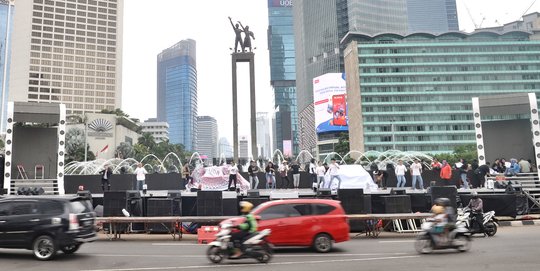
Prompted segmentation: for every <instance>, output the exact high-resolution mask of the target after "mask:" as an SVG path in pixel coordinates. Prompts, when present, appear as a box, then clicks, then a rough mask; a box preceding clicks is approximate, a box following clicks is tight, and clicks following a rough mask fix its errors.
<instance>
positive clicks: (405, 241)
mask: <svg viewBox="0 0 540 271" xmlns="http://www.w3.org/2000/svg"><path fill="white" fill-rule="evenodd" d="M414 241H415V240H399V241H379V243H414Z"/></svg>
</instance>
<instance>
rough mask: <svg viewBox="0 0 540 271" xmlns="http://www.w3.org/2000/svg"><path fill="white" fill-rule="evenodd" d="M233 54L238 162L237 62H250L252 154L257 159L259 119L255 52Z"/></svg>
mask: <svg viewBox="0 0 540 271" xmlns="http://www.w3.org/2000/svg"><path fill="white" fill-rule="evenodd" d="M231 56H232V99H233V159H234V160H235V161H237V162H238V82H237V80H238V78H237V63H238V62H247V63H249V94H250V99H249V100H250V107H251V111H250V115H251V116H250V117H251V121H250V124H251V127H250V128H251V155H252V156H253V160H256V159H257V158H258V157H259V155H258V153H257V119H256V111H257V109H256V105H255V54H254V53H253V52H235V53H232V54H231Z"/></svg>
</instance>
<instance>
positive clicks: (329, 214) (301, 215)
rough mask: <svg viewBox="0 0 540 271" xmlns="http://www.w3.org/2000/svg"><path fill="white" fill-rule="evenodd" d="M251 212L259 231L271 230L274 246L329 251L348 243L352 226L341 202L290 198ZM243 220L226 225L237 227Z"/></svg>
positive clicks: (261, 206)
mask: <svg viewBox="0 0 540 271" xmlns="http://www.w3.org/2000/svg"><path fill="white" fill-rule="evenodd" d="M252 213H253V214H254V215H255V216H257V217H258V218H260V219H258V230H259V231H260V230H263V229H270V230H272V233H271V234H270V236H269V237H268V241H269V242H270V243H272V244H273V245H275V246H312V247H313V248H314V249H315V250H316V251H318V252H328V251H330V250H331V249H332V245H333V243H334V242H335V243H339V242H344V241H347V240H349V223H348V221H347V216H346V215H345V211H344V210H343V207H341V204H340V202H339V201H335V200H326V199H291V200H274V201H268V202H265V203H263V204H261V205H259V206H257V208H255V209H253V211H252ZM242 219H243V218H231V219H227V220H225V221H222V222H221V224H223V223H231V224H233V225H238V224H239V223H240V222H241V220H242Z"/></svg>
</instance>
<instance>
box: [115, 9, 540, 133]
mask: <svg viewBox="0 0 540 271" xmlns="http://www.w3.org/2000/svg"><path fill="white" fill-rule="evenodd" d="M533 2H534V0H512V1H510V0H457V5H458V16H459V24H460V29H461V30H465V31H471V30H473V29H474V24H476V25H480V24H481V25H482V26H483V27H487V26H495V25H498V24H504V23H507V22H510V21H515V20H517V19H519V18H520V17H521V15H522V14H523V13H524V12H525V11H526V10H527V8H529V6H530V5H531V4H532V3H533ZM124 5H125V7H124V49H123V50H124V54H123V71H122V72H123V82H122V84H123V86H122V88H123V94H122V95H123V97H122V108H123V109H124V111H125V112H126V113H128V114H129V115H130V116H132V117H136V118H139V119H141V120H145V119H147V118H151V117H155V116H156V56H157V55H158V54H159V53H160V52H161V51H162V50H163V49H165V48H168V47H170V46H172V45H173V44H175V43H177V42H178V41H180V40H183V39H188V38H191V39H194V40H196V41H197V76H198V115H200V116H202V115H209V116H212V117H214V118H216V119H217V121H218V129H219V132H220V137H222V136H225V137H227V138H229V140H231V139H232V127H231V126H232V105H231V104H232V99H231V97H230V93H231V62H230V61H231V57H230V53H231V52H232V51H231V50H230V49H229V48H230V47H232V46H233V45H234V32H233V30H232V28H231V26H230V24H229V21H228V19H227V17H228V16H231V17H232V19H233V20H234V21H238V20H240V21H241V22H242V23H243V24H244V25H249V27H250V29H251V30H252V31H253V32H254V33H255V40H254V41H252V44H253V46H254V47H257V49H256V50H255V66H256V67H255V73H256V79H255V81H256V91H257V111H258V112H269V111H271V110H272V103H273V102H272V101H273V98H272V88H271V87H270V74H269V64H268V63H269V61H268V58H269V56H268V48H267V37H266V31H267V27H268V10H267V0H229V1H222V0H189V1H188V0H152V1H142V0H126V1H124ZM467 8H468V10H469V11H470V14H471V15H469V12H467ZM531 12H540V0H538V1H536V3H535V4H534V5H533V6H532V7H531V8H530V9H529V11H528V12H527V13H531ZM473 22H474V23H473ZM247 72H248V69H247V64H246V65H244V66H242V65H240V67H239V74H242V73H244V74H246V75H247ZM238 88H239V135H240V136H242V135H248V134H249V130H250V129H249V82H247V80H244V82H239V85H238Z"/></svg>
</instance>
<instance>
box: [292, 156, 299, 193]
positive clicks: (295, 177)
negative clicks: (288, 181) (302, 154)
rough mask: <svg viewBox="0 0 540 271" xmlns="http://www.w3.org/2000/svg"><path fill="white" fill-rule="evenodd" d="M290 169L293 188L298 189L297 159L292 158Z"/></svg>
mask: <svg viewBox="0 0 540 271" xmlns="http://www.w3.org/2000/svg"><path fill="white" fill-rule="evenodd" d="M291 169H292V177H293V186H294V189H298V187H299V186H300V165H299V164H298V161H296V160H294V161H293V162H292V165H291Z"/></svg>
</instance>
